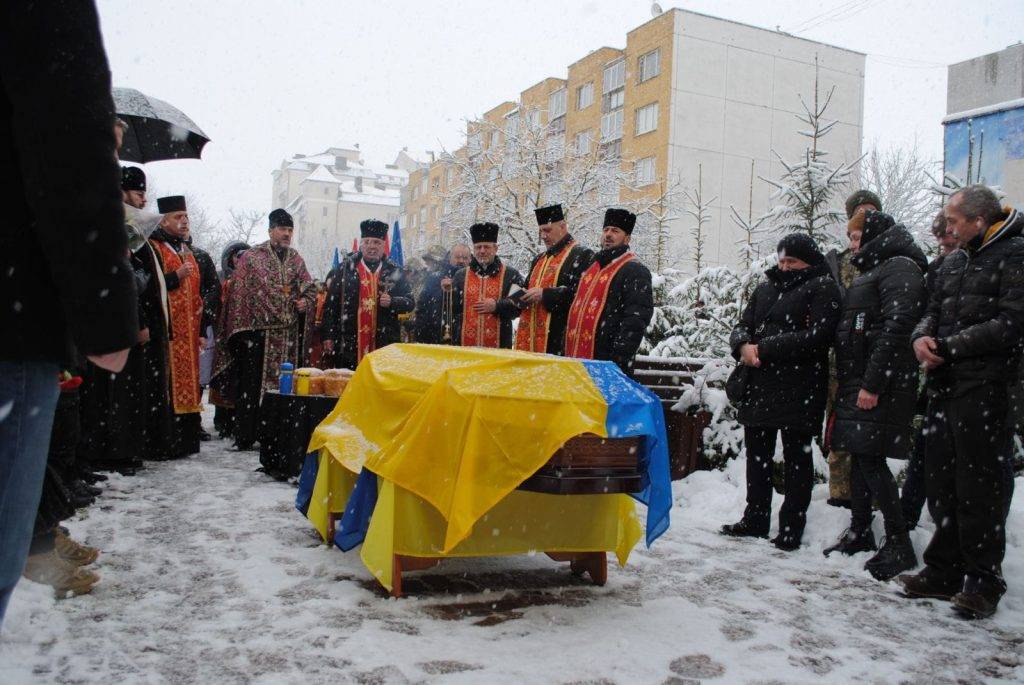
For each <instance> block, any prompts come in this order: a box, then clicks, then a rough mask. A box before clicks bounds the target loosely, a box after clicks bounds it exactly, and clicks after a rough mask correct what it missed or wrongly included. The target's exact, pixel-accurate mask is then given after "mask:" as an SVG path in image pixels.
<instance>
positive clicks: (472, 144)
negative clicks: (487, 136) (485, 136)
mask: <svg viewBox="0 0 1024 685" xmlns="http://www.w3.org/2000/svg"><path fill="white" fill-rule="evenodd" d="M467 142H468V147H469V154H471V155H475V154H478V153H479V152H480V147H481V142H482V141H481V140H480V134H479V133H474V134H472V135H470V136H469V140H468V141H467Z"/></svg>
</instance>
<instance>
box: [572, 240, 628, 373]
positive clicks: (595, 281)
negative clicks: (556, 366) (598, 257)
mask: <svg viewBox="0 0 1024 685" xmlns="http://www.w3.org/2000/svg"><path fill="white" fill-rule="evenodd" d="M633 257H634V255H633V253H632V252H627V253H625V254H623V255H622V256H620V257H618V258H616V259H614V260H612V262H611V263H610V264H609V265H608V266H606V267H605V268H603V269H602V268H601V265H600V264H599V263H598V262H594V263H593V264H591V265H590V268H589V269H587V270H586V271H585V272H584V273H583V278H581V279H580V285H579V289H577V290H576V298H575V299H574V300H573V301H572V307H571V308H570V309H569V323H568V325H567V326H566V329H565V356H567V357H576V358H577V359H593V358H594V346H595V343H596V338H597V325H598V323H600V321H601V314H603V313H604V306H605V304H606V303H607V302H608V292H609V290H610V289H611V284H612V279H613V278H615V274H617V273H618V272H619V270H620V269H621V268H622V267H623V266H625V264H626V262H628V261H630V260H632V259H633Z"/></svg>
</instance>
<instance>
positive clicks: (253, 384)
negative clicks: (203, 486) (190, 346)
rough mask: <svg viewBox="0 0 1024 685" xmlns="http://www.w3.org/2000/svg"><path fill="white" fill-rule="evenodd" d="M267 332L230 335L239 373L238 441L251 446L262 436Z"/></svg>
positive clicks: (236, 371)
mask: <svg viewBox="0 0 1024 685" xmlns="http://www.w3.org/2000/svg"><path fill="white" fill-rule="evenodd" d="M265 341H266V334H265V333H263V332H262V331H246V332H245V333H238V334H236V335H233V336H231V341H230V345H231V354H232V356H233V357H234V359H235V373H237V374H238V385H237V388H238V391H237V396H236V397H235V426H234V429H235V444H236V445H238V446H240V447H245V448H249V447H252V444H253V443H254V442H256V440H257V439H259V416H260V398H261V396H262V394H263V349H264V343H265Z"/></svg>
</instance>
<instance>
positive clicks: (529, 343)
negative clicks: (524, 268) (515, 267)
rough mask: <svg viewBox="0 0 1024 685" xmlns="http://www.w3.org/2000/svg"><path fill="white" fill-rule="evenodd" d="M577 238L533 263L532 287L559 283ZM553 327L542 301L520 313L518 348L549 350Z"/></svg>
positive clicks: (517, 336)
mask: <svg viewBox="0 0 1024 685" xmlns="http://www.w3.org/2000/svg"><path fill="white" fill-rule="evenodd" d="M575 244H576V241H575V240H570V241H569V242H568V243H566V245H565V247H564V248H562V251H561V252H559V253H558V254H556V255H548V254H545V255H544V256H543V257H542V258H540V259H539V260H537V263H536V264H534V265H533V271H531V272H530V283H529V287H530V288H554V287H555V286H557V285H558V276H559V274H561V273H562V264H564V263H565V259H566V257H568V256H569V253H570V252H572V246H573V245H575ZM550 327H551V313H550V312H548V310H547V309H545V308H544V305H542V304H541V303H540V302H538V303H536V304H533V305H530V307H529V308H528V309H526V310H524V311H523V313H522V314H520V315H519V330H518V331H517V332H516V345H515V348H516V349H517V350H525V351H527V352H547V351H548V331H549V330H550Z"/></svg>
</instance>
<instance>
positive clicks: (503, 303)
mask: <svg viewBox="0 0 1024 685" xmlns="http://www.w3.org/2000/svg"><path fill="white" fill-rule="evenodd" d="M466 269H472V270H473V271H474V272H476V273H477V274H478V275H480V276H495V275H497V273H498V272H499V271H500V270H501V258H500V257H495V258H494V261H493V262H491V263H490V264H488V265H487V266H483V265H481V264H480V262H478V261H476V257H473V259H472V261H470V263H469V266H468V267H463V268H461V269H459V270H458V271H456V272H455V276H454V277H453V278H452V287H453V290H454V292H453V295H452V304H453V307H452V309H453V310H454V311H455V323H454V326H452V340H453V341H454V343H453V344H455V345H459V344H461V342H460V341H461V340H462V314H463V306H464V305H463V303H464V302H465V288H466ZM513 284H515V285H517V286H519V287H520V288H525V287H526V280H525V279H524V278H523V276H522V274H520V273H519V272H518V271H516V270H515V269H513V268H512V267H511V266H508V265H506V266H505V278H504V279H503V280H502V282H501V297H500V298H499V299H498V303H497V309H496V310H495V312H494V313H495V314H497V315H498V318H500V319H501V332H500V334H499V339H500V343H499V344H500V346H501V347H503V348H505V349H512V342H513V340H512V322H513V321H515V319H516V317H518V316H519V314H520V313H521V310H520V309H519V305H518V304H516V302H514V301H513V300H512V299H510V298H509V296H508V295H509V291H510V290H511V288H512V285H513Z"/></svg>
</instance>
